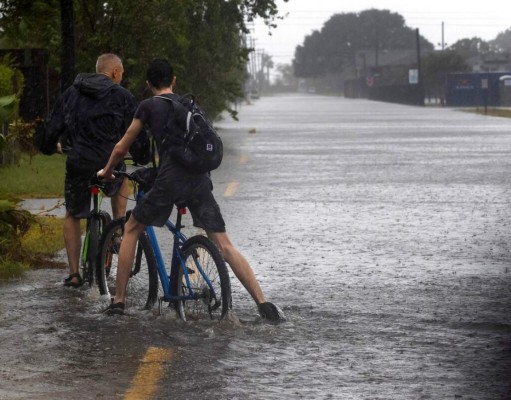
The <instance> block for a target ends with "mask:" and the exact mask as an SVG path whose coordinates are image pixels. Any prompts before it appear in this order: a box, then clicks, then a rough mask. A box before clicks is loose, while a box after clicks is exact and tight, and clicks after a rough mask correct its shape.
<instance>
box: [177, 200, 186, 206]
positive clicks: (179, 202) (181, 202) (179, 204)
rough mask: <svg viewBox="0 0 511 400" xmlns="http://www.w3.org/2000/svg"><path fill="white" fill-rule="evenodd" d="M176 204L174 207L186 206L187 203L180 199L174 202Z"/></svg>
mask: <svg viewBox="0 0 511 400" xmlns="http://www.w3.org/2000/svg"><path fill="white" fill-rule="evenodd" d="M175 204H176V207H177V208H186V207H187V205H186V201H184V200H182V201H178V202H176V203H175Z"/></svg>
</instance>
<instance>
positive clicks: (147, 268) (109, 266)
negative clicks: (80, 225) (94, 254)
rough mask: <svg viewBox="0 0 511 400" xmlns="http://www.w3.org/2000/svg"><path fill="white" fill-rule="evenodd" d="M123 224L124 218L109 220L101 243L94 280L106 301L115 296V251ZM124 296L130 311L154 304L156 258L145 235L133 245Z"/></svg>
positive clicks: (156, 277) (116, 259)
mask: <svg viewBox="0 0 511 400" xmlns="http://www.w3.org/2000/svg"><path fill="white" fill-rule="evenodd" d="M125 222H126V219H125V218H119V219H116V220H113V221H112V222H111V223H110V224H109V225H108V226H107V228H106V229H105V232H104V234H103V235H102V239H101V246H100V248H101V251H100V253H99V257H98V262H97V266H96V277H97V283H98V287H99V292H100V294H102V295H108V296H109V297H113V296H115V284H116V282H115V278H116V276H117V264H118V262H119V247H120V241H121V240H122V236H123V234H124V224H125ZM126 294H127V298H128V299H129V301H130V305H131V306H132V307H136V308H139V309H144V310H149V309H151V308H152V307H153V306H154V304H155V303H156V300H157V296H158V272H157V269H156V258H155V256H154V252H153V249H152V247H151V244H150V242H149V238H148V237H147V234H146V233H145V232H143V233H142V234H141V235H140V238H139V240H138V243H137V250H136V253H135V259H134V262H133V266H132V270H131V276H130V279H129V281H128V287H127V288H126Z"/></svg>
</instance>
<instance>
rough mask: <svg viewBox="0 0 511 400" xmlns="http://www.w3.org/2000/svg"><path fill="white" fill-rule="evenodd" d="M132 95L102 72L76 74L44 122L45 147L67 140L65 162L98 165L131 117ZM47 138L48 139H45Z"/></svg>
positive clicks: (102, 165)
mask: <svg viewBox="0 0 511 400" xmlns="http://www.w3.org/2000/svg"><path fill="white" fill-rule="evenodd" d="M136 106H137V103H136V101H135V98H134V97H133V95H132V94H131V93H130V92H129V91H127V90H126V89H124V88H123V87H122V86H119V85H117V84H115V83H114V82H113V81H112V80H111V79H110V78H108V77H107V76H105V75H102V74H78V76H77V77H76V79H75V81H74V83H73V85H72V86H71V87H69V88H68V89H67V90H66V91H65V92H64V93H63V94H62V96H61V97H60V98H59V99H58V100H57V103H56V104H55V107H54V108H53V111H52V113H51V116H50V118H49V120H48V122H47V125H46V130H47V132H48V135H47V137H48V139H47V143H45V145H47V146H48V147H51V146H53V147H54V146H55V145H56V143H57V141H59V140H60V141H62V140H64V139H63V138H65V140H67V142H68V144H69V145H70V146H71V148H72V150H71V151H70V152H69V154H68V162H69V161H70V162H72V163H73V164H74V163H76V164H78V165H81V166H90V167H91V168H93V167H98V168H102V167H104V166H105V164H106V163H107V161H108V158H109V157H110V153H111V152H112V150H113V148H114V146H115V144H116V143H117V142H118V141H119V139H120V138H121V137H122V135H124V133H125V132H126V129H127V128H128V126H129V125H130V123H131V120H132V119H133V115H134V113H135V109H136ZM48 142H49V143H48Z"/></svg>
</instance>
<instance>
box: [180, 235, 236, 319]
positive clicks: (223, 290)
mask: <svg viewBox="0 0 511 400" xmlns="http://www.w3.org/2000/svg"><path fill="white" fill-rule="evenodd" d="M181 252H182V255H183V258H184V261H185V265H186V268H187V271H188V277H189V279H190V287H191V289H192V292H193V293H194V295H195V299H194V300H180V301H177V302H176V303H175V304H176V309H177V311H178V313H179V316H180V317H181V318H182V319H183V320H185V321H187V320H202V319H208V320H220V319H222V318H223V317H225V315H226V314H227V312H228V311H229V310H230V309H231V282H230V279H229V273H228V271H227V266H226V264H225V261H224V259H223V257H222V255H221V254H220V251H219V250H218V248H217V247H216V245H215V244H214V243H213V242H211V241H210V240H209V239H208V238H206V237H204V236H200V235H199V236H193V237H191V238H189V239H188V240H187V241H186V242H185V243H184V244H183V247H182V249H181ZM198 265H200V267H201V268H202V270H203V272H204V274H205V276H206V277H207V279H208V280H209V281H210V284H208V282H207V281H206V279H205V277H204V276H203V275H202V274H201V272H200V271H199V268H198ZM173 284H174V285H175V286H174V289H175V290H174V291H173V293H176V294H178V295H183V296H187V295H189V294H190V288H189V287H188V285H187V282H186V277H185V274H184V271H183V268H182V267H181V266H180V268H179V272H178V274H177V279H176V280H175V282H174V283H173Z"/></svg>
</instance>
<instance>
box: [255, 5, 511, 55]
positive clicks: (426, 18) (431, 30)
mask: <svg viewBox="0 0 511 400" xmlns="http://www.w3.org/2000/svg"><path fill="white" fill-rule="evenodd" d="M276 2H277V5H278V6H279V10H281V11H282V14H283V15H286V14H287V17H286V18H285V19H284V20H282V21H279V22H278V27H277V28H276V29H274V30H273V31H272V36H269V35H268V34H267V32H268V28H267V27H265V26H264V24H263V23H262V21H256V22H255V23H254V24H253V25H252V26H251V28H252V37H253V38H255V40H256V42H255V47H256V48H257V49H258V50H262V49H264V51H265V52H266V53H269V54H270V55H271V56H272V59H273V62H274V63H275V64H287V63H291V60H292V59H293V57H294V51H295V48H296V46H298V45H300V44H303V40H304V38H305V36H306V35H309V34H310V33H312V32H313V31H314V30H320V29H321V28H322V26H323V24H324V23H325V22H326V21H327V20H328V19H329V18H330V17H331V16H332V15H333V14H336V13H347V12H360V11H363V10H367V9H370V8H377V9H386V10H390V11H392V12H397V13H398V14H401V15H402V16H403V17H404V19H405V23H406V25H407V26H408V27H410V28H412V29H415V28H419V31H420V34H421V35H422V36H424V37H425V38H426V39H427V40H429V41H430V42H431V43H433V44H434V45H435V47H436V48H438V49H440V48H441V42H442V22H444V43H446V46H449V45H450V44H453V43H455V42H456V41H457V40H459V39H464V38H472V37H474V36H477V37H480V38H481V39H483V40H492V39H495V37H496V36H497V35H498V34H499V33H500V32H503V31H505V30H506V29H510V28H511V0H482V1H481V0H478V1H476V0H425V1H421V2H418V1H410V0H380V1H376V0H289V1H288V2H287V3H284V1H283V0H276Z"/></svg>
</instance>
